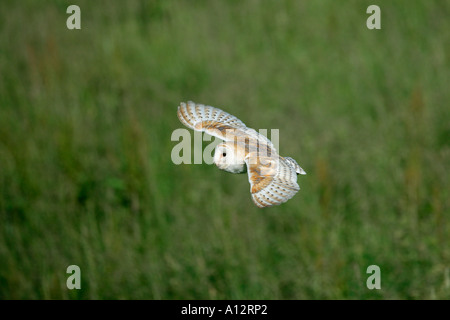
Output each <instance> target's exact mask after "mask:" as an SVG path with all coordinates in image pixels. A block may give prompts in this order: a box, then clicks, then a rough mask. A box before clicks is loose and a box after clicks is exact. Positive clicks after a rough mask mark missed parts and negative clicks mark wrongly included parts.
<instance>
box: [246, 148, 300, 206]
mask: <svg viewBox="0 0 450 320" xmlns="http://www.w3.org/2000/svg"><path fill="white" fill-rule="evenodd" d="M245 162H246V163H247V171H248V181H249V182H250V192H251V194H252V200H253V202H254V203H255V204H256V205H257V206H258V207H260V208H263V207H270V206H274V205H278V204H281V203H283V202H286V201H288V200H289V199H291V198H292V197H293V196H294V195H295V194H296V193H297V192H298V191H299V190H300V187H299V185H298V184H297V173H296V171H295V167H294V166H292V165H291V163H290V162H288V161H286V160H285V159H284V158H283V157H280V156H278V155H277V156H275V157H261V156H258V155H257V153H249V154H248V155H247V156H246V158H245Z"/></svg>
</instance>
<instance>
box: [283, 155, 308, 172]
mask: <svg viewBox="0 0 450 320" xmlns="http://www.w3.org/2000/svg"><path fill="white" fill-rule="evenodd" d="M284 158H285V159H286V161H287V162H289V163H290V164H291V165H292V166H293V167H294V168H295V172H297V174H306V171H305V170H303V169H302V168H301V167H300V166H299V165H298V163H297V161H295V160H294V159H292V158H291V157H284Z"/></svg>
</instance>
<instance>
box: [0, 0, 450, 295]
mask: <svg viewBox="0 0 450 320" xmlns="http://www.w3.org/2000/svg"><path fill="white" fill-rule="evenodd" d="M69 4H77V5H79V6H80V8H81V27H82V29H81V30H68V29H67V28H66V19H67V18H68V17H69V14H67V13H66V9H67V7H68V5H69ZM371 4H377V5H379V6H380V8H381V26H382V29H381V30H368V29H367V27H366V20H367V18H368V17H369V15H368V14H367V13H366V9H367V7H368V6H369V5H371ZM449 17H450V1H448V0H440V1H406V0H393V1H380V0H370V1H345V2H344V1H339V2H338V1H332V0H318V1H262V0H261V1H219V0H212V1H167V0H165V1H138V0H129V1H120V2H119V1H95V2H94V1H87V0H86V1H45V2H43V1H31V0H30V1H28V0H24V1H1V2H0V72H1V76H0V298H2V299H435V298H436V299H449V298H450V274H449V273H450V247H449V243H450V224H449V209H450V206H449V197H450V179H449V177H450V176H449V173H448V172H449V163H450V111H449V101H450V90H449V83H450V81H449V80H450V79H449V75H450V59H449V51H450V19H449ZM187 100H193V101H195V102H198V103H204V104H209V105H213V106H216V107H219V108H222V109H224V110H226V111H227V112H229V113H231V114H234V115H236V116H237V117H239V118H240V119H242V121H243V122H244V123H246V124H247V125H248V126H250V127H253V128H255V129H260V128H265V129H272V128H273V129H280V153H281V154H282V155H284V156H291V157H293V158H294V159H296V160H297V161H298V163H299V164H300V165H301V166H302V167H303V168H304V169H305V170H306V172H307V173H308V175H307V176H300V177H299V184H300V187H301V190H300V192H299V193H298V194H297V195H296V196H295V197H294V198H293V199H291V200H289V201H288V202H287V203H285V204H283V205H281V206H277V207H273V208H267V209H259V208H257V207H256V206H255V205H254V204H253V203H252V201H251V198H250V192H249V184H248V179H247V176H246V175H233V174H229V173H226V172H223V171H220V170H218V169H217V168H216V167H215V166H214V165H206V164H202V165H183V164H182V165H174V164H173V163H172V161H171V157H170V155H171V151H172V148H173V147H174V146H175V145H176V144H177V143H178V142H174V141H171V134H172V132H173V130H175V129H177V128H182V127H183V125H182V124H181V123H180V122H179V120H178V118H177V115H176V110H177V106H178V104H179V102H180V101H187ZM208 144H209V142H206V143H205V145H204V146H206V145H208ZM73 264H74V265H78V266H79V267H80V269H81V290H68V289H67V287H66V280H67V277H68V276H69V275H68V274H66V268H67V267H68V266H69V265H73ZM373 264H374V265H378V266H379V267H380V268H381V290H369V289H368V288H367V287H366V280H367V278H368V277H369V274H367V273H366V269H367V267H368V266H369V265H373Z"/></svg>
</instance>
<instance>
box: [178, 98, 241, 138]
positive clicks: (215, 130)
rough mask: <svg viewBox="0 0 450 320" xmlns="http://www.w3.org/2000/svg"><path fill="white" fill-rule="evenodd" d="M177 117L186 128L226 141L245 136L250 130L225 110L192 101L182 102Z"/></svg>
mask: <svg viewBox="0 0 450 320" xmlns="http://www.w3.org/2000/svg"><path fill="white" fill-rule="evenodd" d="M177 115H178V118H179V119H180V121H181V122H182V123H183V124H184V125H185V126H186V127H188V128H192V129H194V130H196V131H204V132H206V133H208V134H210V135H212V136H215V137H218V138H220V139H223V140H226V141H230V140H233V139H234V137H236V136H239V137H242V136H244V135H245V134H246V131H247V129H248V128H247V127H246V126H245V124H244V123H243V122H242V121H241V120H239V119H238V118H236V117H235V116H233V115H231V114H229V113H227V112H225V111H223V110H220V109H217V108H214V107H211V106H205V105H202V104H195V103H194V102H191V101H189V102H188V103H184V102H182V103H181V104H180V106H179V107H178V112H177Z"/></svg>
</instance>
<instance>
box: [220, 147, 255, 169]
mask: <svg viewBox="0 0 450 320" xmlns="http://www.w3.org/2000/svg"><path fill="white" fill-rule="evenodd" d="M214 163H215V164H216V166H217V167H218V168H219V169H221V170H225V171H228V172H231V173H244V172H246V171H247V170H246V166H245V161H244V157H243V155H241V154H240V152H238V151H237V150H236V148H235V146H234V145H233V144H227V143H221V144H219V145H217V146H216V150H215V152H214Z"/></svg>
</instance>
